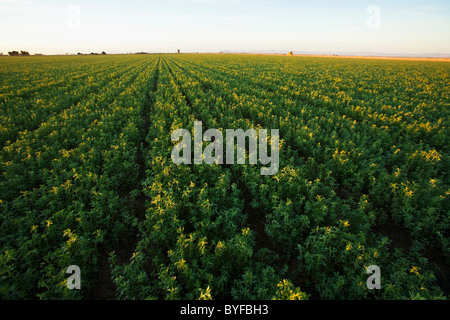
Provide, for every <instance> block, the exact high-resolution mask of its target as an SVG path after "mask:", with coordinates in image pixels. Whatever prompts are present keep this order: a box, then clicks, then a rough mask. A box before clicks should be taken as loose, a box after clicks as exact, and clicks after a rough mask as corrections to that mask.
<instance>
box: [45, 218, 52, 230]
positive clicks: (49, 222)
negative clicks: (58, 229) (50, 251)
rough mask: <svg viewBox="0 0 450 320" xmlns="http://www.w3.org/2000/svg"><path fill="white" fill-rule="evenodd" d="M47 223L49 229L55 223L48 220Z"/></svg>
mask: <svg viewBox="0 0 450 320" xmlns="http://www.w3.org/2000/svg"><path fill="white" fill-rule="evenodd" d="M45 222H46V223H47V228H48V227H50V226H51V225H52V224H53V222H51V221H50V220H47V221H45Z"/></svg>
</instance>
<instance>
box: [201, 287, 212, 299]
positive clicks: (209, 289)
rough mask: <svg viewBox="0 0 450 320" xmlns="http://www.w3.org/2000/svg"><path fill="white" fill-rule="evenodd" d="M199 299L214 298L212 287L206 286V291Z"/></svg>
mask: <svg viewBox="0 0 450 320" xmlns="http://www.w3.org/2000/svg"><path fill="white" fill-rule="evenodd" d="M198 300H212V298H211V288H210V287H209V286H208V288H206V291H205V292H203V290H202V292H201V293H200V298H198Z"/></svg>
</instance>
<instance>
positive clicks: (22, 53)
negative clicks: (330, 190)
mask: <svg viewBox="0 0 450 320" xmlns="http://www.w3.org/2000/svg"><path fill="white" fill-rule="evenodd" d="M20 55H21V56H29V55H30V53H29V52H28V51H20Z"/></svg>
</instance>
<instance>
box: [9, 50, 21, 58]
mask: <svg viewBox="0 0 450 320" xmlns="http://www.w3.org/2000/svg"><path fill="white" fill-rule="evenodd" d="M8 54H9V55H10V56H11V57H15V56H18V55H19V52H18V51H10V52H8Z"/></svg>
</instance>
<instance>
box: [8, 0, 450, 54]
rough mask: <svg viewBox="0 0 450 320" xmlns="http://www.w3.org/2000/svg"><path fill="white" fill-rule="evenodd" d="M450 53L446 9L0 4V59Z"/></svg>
mask: <svg viewBox="0 0 450 320" xmlns="http://www.w3.org/2000/svg"><path fill="white" fill-rule="evenodd" d="M177 49H181V50H182V51H183V52H219V51H223V50H230V51H259V50H279V51H281V50H284V51H291V50H293V51H296V52H337V53H341V52H383V53H390V54H401V53H409V54H425V53H441V54H450V1H449V0H445V1H443V0H428V1H415V0H413V1H405V0H390V1H387V0H369V1H365V0H359V1H355V0H343V1H330V0H315V1H303V0H297V1H294V0H292V1H289V0H281V1H280V0H278V1H271V0H262V1H257V0H164V1H162V0H161V1H160V0H147V1H144V0H127V1H116V0H109V1H107V0H103V1H101V0H90V1H86V0H81V1H77V0H72V1H64V0H59V1H56V0H47V1H45V0H42V1H40V0H0V52H3V53H6V52H8V51H11V50H28V51H30V52H31V53H45V54H56V53H66V52H67V53H77V52H99V51H103V50H105V51H107V52H108V53H126V52H137V51H146V52H174V51H176V50H177Z"/></svg>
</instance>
